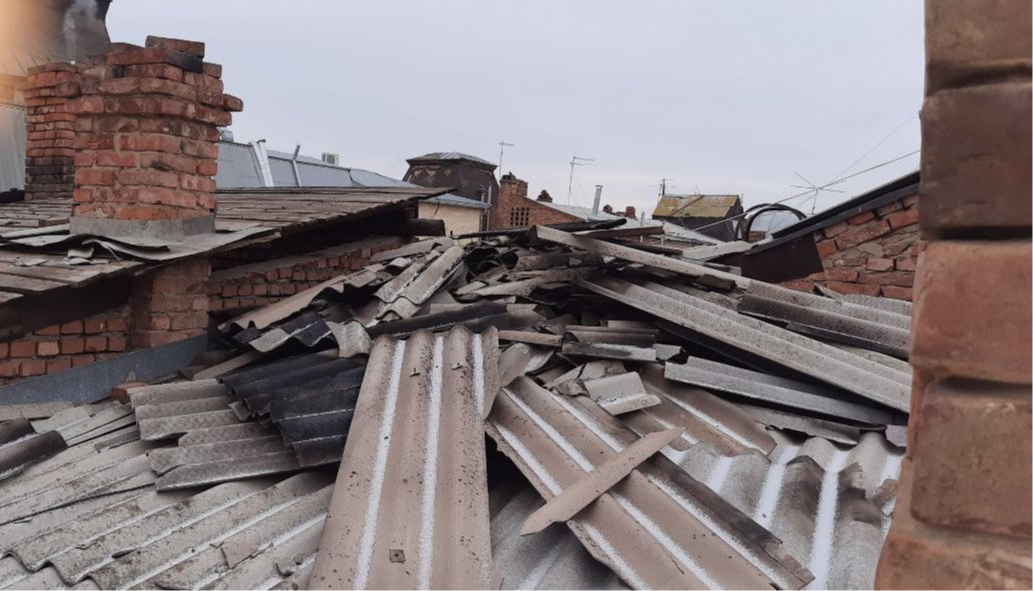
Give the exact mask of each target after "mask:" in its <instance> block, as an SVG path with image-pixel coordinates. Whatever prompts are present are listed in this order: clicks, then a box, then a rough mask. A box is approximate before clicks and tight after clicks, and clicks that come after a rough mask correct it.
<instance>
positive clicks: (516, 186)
mask: <svg viewBox="0 0 1033 591" xmlns="http://www.w3.org/2000/svg"><path fill="white" fill-rule="evenodd" d="M504 195H506V196H510V197H527V181H522V180H520V179H518V178H517V177H516V175H514V174H513V173H512V172H507V173H506V174H504V175H502V180H501V181H499V198H500V199H501V198H502V197H503V196H504Z"/></svg>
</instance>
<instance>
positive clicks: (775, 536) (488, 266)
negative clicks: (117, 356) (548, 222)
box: [0, 227, 911, 589]
mask: <svg viewBox="0 0 1033 591" xmlns="http://www.w3.org/2000/svg"><path fill="white" fill-rule="evenodd" d="M634 231H635V230H634V229H630V230H626V231H625V230H621V229H609V230H590V231H587V232H581V233H577V234H574V233H568V232H564V231H561V230H557V229H554V228H547V227H535V228H533V229H531V230H530V231H528V232H523V233H519V234H513V233H510V234H509V235H502V236H495V237H485V238H483V239H482V240H480V241H478V242H473V243H469V244H465V245H463V244H459V243H457V242H454V241H452V240H451V239H445V238H439V239H434V240H426V241H422V242H415V243H411V244H408V245H406V246H403V247H402V248H399V249H397V250H394V251H391V252H385V253H380V254H379V255H377V256H375V257H374V259H373V261H372V263H371V264H370V265H369V266H368V267H366V268H364V269H361V270H359V271H357V272H354V273H352V274H350V275H347V276H343V277H339V278H336V279H333V280H330V281H327V282H325V283H324V284H322V285H319V286H317V287H315V288H312V289H310V290H307V291H305V292H302V293H299V294H296V295H294V296H292V297H290V298H287V299H284V300H282V301H280V302H278V303H275V304H272V305H269V306H266V307H263V308H260V309H257V310H253V311H251V312H249V313H246V314H244V315H242V316H239V317H237V318H234V319H232V320H230V321H227V322H226V323H225V324H223V325H222V326H221V327H220V328H221V330H222V332H223V339H224V343H225V344H228V345H229V348H230V349H231V350H232V351H233V353H232V354H224V355H223V356H222V357H221V358H220V359H221V361H220V362H218V363H216V364H214V365H212V364H211V360H209V363H207V364H199V365H198V366H195V367H190V368H185V369H184V372H183V374H184V376H185V377H186V379H181V380H178V381H173V382H169V383H164V384H156V385H140V386H136V387H132V388H130V389H128V397H129V400H130V401H131V403H130V404H120V403H118V402H116V401H107V402H105V403H102V404H98V405H91V406H88V407H76V408H67V409H63V410H57V411H55V409H52V408H51V409H41V408H39V407H38V406H31V407H6V409H5V410H4V411H3V412H5V413H7V414H6V415H0V416H6V417H7V418H11V415H14V414H18V415H25V417H24V418H22V419H19V420H14V421H12V422H8V423H4V424H3V426H2V427H0V431H2V439H0V441H2V442H4V444H3V447H0V471H2V473H3V476H2V477H4V478H5V480H4V481H3V482H0V521H2V522H3V523H2V524H0V546H2V552H3V553H4V554H5V557H4V558H2V559H0V586H11V587H17V588H36V587H43V586H46V587H64V586H75V587H76V588H95V587H97V586H99V587H102V588H115V587H118V588H123V587H160V588H165V589H187V588H309V587H311V588H364V587H390V588H410V587H420V588H426V587H435V588H460V587H462V588H469V587H477V588H489V587H491V588H499V587H502V588H507V589H508V588H570V589H591V588H624V587H625V586H627V587H632V588H650V587H656V588H769V587H776V588H783V589H797V588H804V587H806V588H870V587H871V586H872V584H873V581H874V572H875V565H876V562H877V559H878V554H879V551H880V548H881V546H882V543H883V538H884V536H885V534H886V531H887V530H888V527H889V522H890V518H891V515H892V511H893V507H894V502H895V493H896V479H897V477H898V473H899V471H900V464H901V459H902V455H903V448H902V446H903V445H904V442H905V433H904V425H905V424H906V419H907V415H906V413H907V409H908V403H909V400H908V398H909V391H910V380H911V378H910V369H909V367H908V365H907V363H906V361H904V360H903V358H904V356H905V354H906V350H907V335H908V323H909V316H908V315H909V310H908V309H907V306H906V304H901V303H900V302H891V301H886V300H876V299H858V298H853V299H846V298H838V299H837V298H832V297H824V296H821V295H812V294H805V293H798V292H792V291H788V290H785V289H782V288H779V287H777V286H773V285H769V284H764V283H760V282H757V281H751V280H748V279H745V278H743V277H741V276H740V275H737V274H735V273H734V270H729V269H727V268H725V267H717V266H713V265H709V264H706V263H701V262H699V261H696V260H692V259H689V258H686V257H684V256H683V257H678V256H668V255H666V254H660V253H657V252H651V251H649V250H642V249H639V248H637V247H636V242H635V240H634V236H633V233H634ZM51 414H52V416H49V418H44V419H38V418H37V419H36V420H30V419H34V418H36V417H39V416H47V415H51ZM485 433H487V435H488V438H485V436H484V434H485Z"/></svg>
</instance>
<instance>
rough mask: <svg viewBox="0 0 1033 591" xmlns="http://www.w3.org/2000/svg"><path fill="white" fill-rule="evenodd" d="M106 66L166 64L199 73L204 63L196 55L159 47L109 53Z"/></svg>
mask: <svg viewBox="0 0 1033 591" xmlns="http://www.w3.org/2000/svg"><path fill="white" fill-rule="evenodd" d="M107 64H108V65H109V66H133V65H141V64H168V65H170V66H175V67H177V68H179V69H181V70H183V71H185V72H201V71H202V70H203V69H204V66H203V64H204V62H203V61H202V60H201V58H199V57H197V56H196V55H190V54H188V53H183V52H181V51H175V50H172V49H167V48H159V47H151V48H147V49H138V50H133V51H125V52H121V53H109V54H108V58H107Z"/></svg>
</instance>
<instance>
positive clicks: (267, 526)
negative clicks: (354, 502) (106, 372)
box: [0, 404, 333, 589]
mask: <svg viewBox="0 0 1033 591" xmlns="http://www.w3.org/2000/svg"><path fill="white" fill-rule="evenodd" d="M134 415H135V413H134V412H132V408H130V407H129V406H122V405H118V404H103V405H95V406H91V407H75V408H72V409H66V410H62V411H60V412H58V413H56V414H55V415H53V416H52V417H50V418H47V419H42V420H39V421H35V422H34V425H33V426H34V428H35V429H37V430H40V431H42V433H41V434H42V435H47V434H59V436H60V437H62V438H64V439H65V440H66V441H68V443H69V446H68V448H67V449H65V450H63V451H61V452H60V453H58V454H56V455H54V456H53V457H49V458H47V457H45V456H42V457H37V458H35V459H34V461H33V462H32V464H31V465H30V466H28V467H26V468H25V469H23V470H22V471H21V472H20V473H19V474H17V475H15V476H12V477H10V478H8V479H6V480H4V481H3V483H2V484H0V487H2V488H0V492H2V494H0V553H2V554H3V555H5V557H4V558H0V588H11V589H65V588H76V589H97V588H102V589H115V588H120V589H121V588H127V587H140V588H163V589H195V588H212V589H259V588H263V589H264V588H271V587H275V586H283V587H287V588H302V587H305V586H306V585H307V575H308V572H309V569H310V568H311V564H312V561H313V560H314V557H315V554H316V550H317V548H318V543H319V537H320V534H321V533H322V527H323V522H324V520H325V514H326V510H327V507H328V506H329V503H330V496H331V493H332V491H333V486H332V479H331V478H330V477H329V476H328V475H326V474H324V473H320V472H315V471H313V472H307V473H302V474H297V475H295V476H289V477H279V478H271V479H263V478H257V479H248V480H240V479H238V480H236V481H234V482H228V483H225V484H219V485H216V486H210V487H204V486H201V487H192V488H190V489H189V490H186V491H171V492H162V491H159V490H158V489H157V488H156V486H155V472H153V471H152V470H151V468H150V467H149V464H150V463H151V462H152V461H153V460H154V457H155V456H156V455H160V454H161V453H162V452H165V451H168V450H175V449H176V448H169V447H161V446H160V445H159V444H155V443H149V442H146V441H141V440H140V438H139V433H140V428H139V426H138V425H137V424H136V423H135V420H134ZM126 418H128V419H129V420H128V421H124V420H122V419H126ZM49 429H54V430H52V431H51V430H49Z"/></svg>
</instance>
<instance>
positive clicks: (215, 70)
mask: <svg viewBox="0 0 1033 591" xmlns="http://www.w3.org/2000/svg"><path fill="white" fill-rule="evenodd" d="M202 72H203V73H204V75H205V76H211V77H212V78H222V66H221V65H219V64H213V63H211V62H205V63H204V66H203V69H202Z"/></svg>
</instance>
